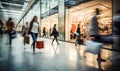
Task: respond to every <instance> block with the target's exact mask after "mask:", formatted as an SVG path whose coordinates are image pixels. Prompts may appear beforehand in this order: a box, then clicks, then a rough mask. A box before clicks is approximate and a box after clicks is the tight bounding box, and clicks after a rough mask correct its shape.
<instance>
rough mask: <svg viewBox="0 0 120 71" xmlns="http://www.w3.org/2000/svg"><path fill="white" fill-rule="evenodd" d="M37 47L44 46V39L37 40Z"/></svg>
mask: <svg viewBox="0 0 120 71" xmlns="http://www.w3.org/2000/svg"><path fill="white" fill-rule="evenodd" d="M36 48H38V49H42V48H44V41H42V40H38V41H36Z"/></svg>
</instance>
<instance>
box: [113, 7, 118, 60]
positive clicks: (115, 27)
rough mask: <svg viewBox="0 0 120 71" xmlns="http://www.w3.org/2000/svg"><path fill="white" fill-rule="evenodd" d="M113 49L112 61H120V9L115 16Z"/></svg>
mask: <svg viewBox="0 0 120 71" xmlns="http://www.w3.org/2000/svg"><path fill="white" fill-rule="evenodd" d="M113 50H116V51H118V52H115V51H113V52H112V57H111V60H112V61H117V60H118V61H120V9H119V10H118V11H116V13H115V15H114V16H113Z"/></svg>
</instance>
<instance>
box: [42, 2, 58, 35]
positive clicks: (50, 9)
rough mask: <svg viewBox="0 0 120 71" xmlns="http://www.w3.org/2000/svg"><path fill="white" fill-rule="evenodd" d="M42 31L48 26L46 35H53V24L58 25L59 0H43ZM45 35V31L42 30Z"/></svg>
mask: <svg viewBox="0 0 120 71" xmlns="http://www.w3.org/2000/svg"><path fill="white" fill-rule="evenodd" d="M40 5H41V6H40V7H41V8H40V9H41V31H43V28H44V27H45V28H46V37H51V36H50V33H51V31H52V28H53V25H54V24H56V25H57V26H58V0H41V2H40ZM41 35H43V32H41Z"/></svg>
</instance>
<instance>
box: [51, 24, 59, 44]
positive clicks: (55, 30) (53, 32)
mask: <svg viewBox="0 0 120 71" xmlns="http://www.w3.org/2000/svg"><path fill="white" fill-rule="evenodd" d="M52 35H53V36H54V38H53V40H52V43H51V44H52V45H53V42H54V40H56V42H57V44H58V45H59V43H58V39H57V37H58V35H59V32H58V31H57V29H56V24H54V27H53V30H52Z"/></svg>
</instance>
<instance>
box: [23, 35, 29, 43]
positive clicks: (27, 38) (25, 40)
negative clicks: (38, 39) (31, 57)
mask: <svg viewBox="0 0 120 71" xmlns="http://www.w3.org/2000/svg"><path fill="white" fill-rule="evenodd" d="M24 43H26V44H29V43H30V37H29V36H25V37H24Z"/></svg>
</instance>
